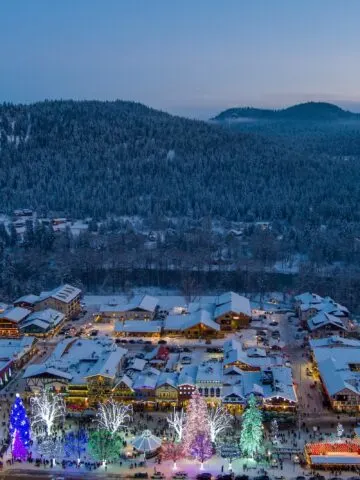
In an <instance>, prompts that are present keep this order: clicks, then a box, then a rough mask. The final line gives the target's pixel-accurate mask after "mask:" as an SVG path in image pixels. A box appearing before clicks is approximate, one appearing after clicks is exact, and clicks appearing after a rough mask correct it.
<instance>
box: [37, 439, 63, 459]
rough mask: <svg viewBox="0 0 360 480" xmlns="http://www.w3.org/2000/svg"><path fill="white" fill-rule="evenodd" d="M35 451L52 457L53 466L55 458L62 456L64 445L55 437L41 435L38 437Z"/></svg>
mask: <svg viewBox="0 0 360 480" xmlns="http://www.w3.org/2000/svg"><path fill="white" fill-rule="evenodd" d="M37 451H38V452H39V453H40V454H41V455H43V456H44V457H45V458H48V459H52V464H53V466H55V465H56V459H57V458H60V457H62V455H63V451H64V446H63V444H62V443H61V441H60V439H58V438H56V437H43V438H39V439H38V444H37Z"/></svg>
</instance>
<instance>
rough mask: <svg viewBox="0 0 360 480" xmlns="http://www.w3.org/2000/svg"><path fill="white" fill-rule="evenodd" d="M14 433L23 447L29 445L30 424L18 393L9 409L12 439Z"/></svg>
mask: <svg viewBox="0 0 360 480" xmlns="http://www.w3.org/2000/svg"><path fill="white" fill-rule="evenodd" d="M16 431H17V432H18V435H19V438H20V440H21V442H22V444H23V445H24V447H28V446H29V444H30V422H29V418H28V416H27V414H26V410H25V407H24V404H23V402H22V400H21V398H20V395H19V394H18V393H17V394H16V398H15V401H14V403H13V405H12V407H11V411H10V417H9V432H10V435H11V437H12V438H13V439H14V438H15V432H16Z"/></svg>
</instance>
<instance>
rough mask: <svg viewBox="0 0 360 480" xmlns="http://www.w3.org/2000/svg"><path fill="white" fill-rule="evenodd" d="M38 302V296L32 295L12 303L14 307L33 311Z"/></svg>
mask: <svg viewBox="0 0 360 480" xmlns="http://www.w3.org/2000/svg"><path fill="white" fill-rule="evenodd" d="M39 300H40V297H39V296H38V295H33V294H32V293H31V294H29V295H24V296H22V297H20V298H18V299H17V300H15V302H14V307H22V308H26V309H28V310H31V311H34V310H35V306H36V304H37V302H38V301H39Z"/></svg>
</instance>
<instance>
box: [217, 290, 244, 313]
mask: <svg viewBox="0 0 360 480" xmlns="http://www.w3.org/2000/svg"><path fill="white" fill-rule="evenodd" d="M215 303H216V308H215V312H214V316H215V318H217V317H220V316H222V315H225V314H226V313H227V312H234V313H238V314H240V313H242V314H244V315H247V316H249V317H251V306H250V301H249V299H248V298H246V297H242V296H241V295H238V294H237V293H234V292H227V293H223V294H222V295H219V296H217V297H216V300H215Z"/></svg>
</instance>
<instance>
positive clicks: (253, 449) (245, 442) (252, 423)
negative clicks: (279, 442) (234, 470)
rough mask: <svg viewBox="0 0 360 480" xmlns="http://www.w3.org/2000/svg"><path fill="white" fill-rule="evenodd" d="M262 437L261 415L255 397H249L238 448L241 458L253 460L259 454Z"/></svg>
mask: <svg viewBox="0 0 360 480" xmlns="http://www.w3.org/2000/svg"><path fill="white" fill-rule="evenodd" d="M263 435H264V431H263V423H262V413H261V411H260V410H259V408H258V406H257V402H256V398H255V396H254V395H251V396H250V397H249V401H248V406H247V408H246V410H245V412H244V414H243V421H242V426H241V435H240V448H241V452H242V454H243V456H245V457H250V458H254V457H255V455H257V454H259V453H260V452H261V450H262V443H263Z"/></svg>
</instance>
